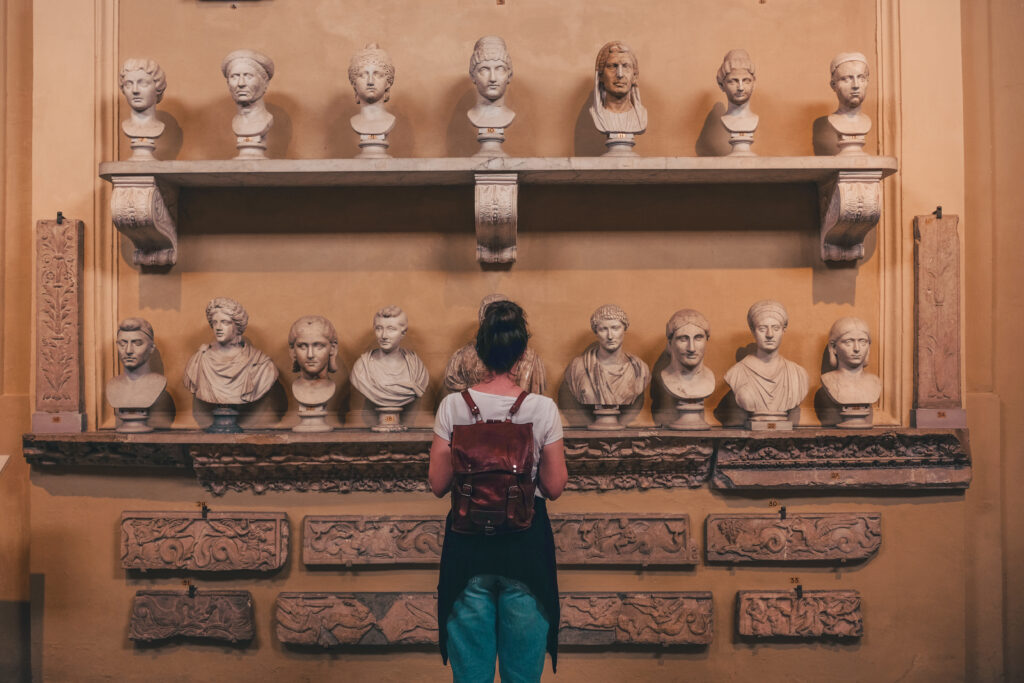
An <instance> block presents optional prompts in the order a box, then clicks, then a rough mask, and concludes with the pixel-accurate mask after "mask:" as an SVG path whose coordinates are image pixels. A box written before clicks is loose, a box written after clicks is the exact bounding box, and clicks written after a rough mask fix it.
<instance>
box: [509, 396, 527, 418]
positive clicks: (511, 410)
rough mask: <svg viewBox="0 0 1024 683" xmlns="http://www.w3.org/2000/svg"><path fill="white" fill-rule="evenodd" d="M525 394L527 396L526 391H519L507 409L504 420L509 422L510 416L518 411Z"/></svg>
mask: <svg viewBox="0 0 1024 683" xmlns="http://www.w3.org/2000/svg"><path fill="white" fill-rule="evenodd" d="M527 396H529V394H528V393H526V392H525V391H523V392H520V394H519V396H518V397H516V401H515V403H513V404H512V407H511V408H509V409H508V417H506V418H505V422H511V421H512V416H513V415H515V414H516V412H518V411H519V407H520V406H522V405H523V401H525V400H526V397H527Z"/></svg>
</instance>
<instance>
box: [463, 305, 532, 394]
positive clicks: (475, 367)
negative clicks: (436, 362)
mask: <svg viewBox="0 0 1024 683" xmlns="http://www.w3.org/2000/svg"><path fill="white" fill-rule="evenodd" d="M508 300H509V298H508V297H507V296H505V295H504V294H498V293H494V294H488V295H487V296H485V297H484V298H483V299H482V300H481V301H480V309H479V311H478V315H477V320H478V322H482V321H483V319H484V313H485V312H486V311H487V307H488V306H490V305H491V304H492V303H494V302H495V301H508ZM488 374H489V373H488V370H487V368H486V367H484V364H483V362H481V360H480V357H479V356H477V355H476V344H475V343H474V342H470V343H468V344H466V345H465V346H463V347H461V348H460V349H458V350H457V351H456V352H455V353H453V354H452V357H451V358H450V359H448V365H447V366H445V370H444V388H445V389H446V390H447V391H449V392H454V391H462V390H463V389H468V388H469V387H471V386H473V385H474V384H479V383H480V382H482V381H484V379H486V378H487V375H488ZM512 378H513V379H514V380H515V381H516V384H517V385H519V386H520V387H522V388H523V389H525V390H526V391H528V392H530V393H531V394H543V393H544V390H545V389H547V381H546V378H545V375H544V364H543V363H542V362H541V360H540V357H539V356H538V355H537V352H536V351H534V350H533V348H532V347H531V346H529V345H527V347H526V351H525V352H524V353H523V357H522V358H520V359H519V362H518V363H516V364H515V365H514V366H513V367H512Z"/></svg>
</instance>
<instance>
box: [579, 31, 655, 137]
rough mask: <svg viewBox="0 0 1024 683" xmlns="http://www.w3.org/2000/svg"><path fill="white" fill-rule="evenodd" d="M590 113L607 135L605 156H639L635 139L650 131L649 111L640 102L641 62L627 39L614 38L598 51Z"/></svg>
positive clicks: (595, 123)
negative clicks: (625, 41)
mask: <svg viewBox="0 0 1024 683" xmlns="http://www.w3.org/2000/svg"><path fill="white" fill-rule="evenodd" d="M590 116H591V118H593V119H594V125H595V126H596V127H597V130H598V131H600V132H602V133H604V134H605V135H606V136H607V139H606V140H605V143H604V144H605V146H606V147H607V148H608V151H607V152H605V153H604V156H606V157H607V156H636V152H634V151H633V147H634V145H636V140H635V139H634V138H635V136H637V135H640V134H642V133H643V132H644V131H645V130H647V110H646V109H645V108H644V106H643V105H642V104H641V103H640V64H639V62H637V59H636V54H635V53H634V52H633V50H632V49H630V47H629V46H628V45H626V44H625V43H623V42H620V41H618V40H613V41H612V42H610V43H606V44H605V45H604V46H603V47H602V48H601V51H600V52H598V53H597V61H596V63H595V64H594V101H593V104H591V106H590Z"/></svg>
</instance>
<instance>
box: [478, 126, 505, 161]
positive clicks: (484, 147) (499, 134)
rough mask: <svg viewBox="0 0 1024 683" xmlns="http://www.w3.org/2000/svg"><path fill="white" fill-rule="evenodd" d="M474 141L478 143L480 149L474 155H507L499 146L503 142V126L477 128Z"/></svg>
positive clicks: (491, 156) (489, 156)
mask: <svg viewBox="0 0 1024 683" xmlns="http://www.w3.org/2000/svg"><path fill="white" fill-rule="evenodd" d="M476 141H477V142H479V143H480V150H479V151H478V152H477V153H476V154H474V155H473V156H474V157H487V158H493V157H507V156H508V154H507V153H506V152H505V150H503V149H502V148H501V143H503V142H505V129H504V128H477V129H476Z"/></svg>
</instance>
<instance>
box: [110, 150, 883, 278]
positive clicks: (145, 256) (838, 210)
mask: <svg viewBox="0 0 1024 683" xmlns="http://www.w3.org/2000/svg"><path fill="white" fill-rule="evenodd" d="M897 167H898V164H897V161H896V159H895V158H894V157H877V156H860V157H858V156H850V157H742V158H730V157H627V158H606V157H523V158H494V159H475V158H414V159H374V160H365V159H301V160H300V159H269V160H230V161H115V162H105V163H101V164H100V167H99V174H100V177H101V178H103V179H104V180H107V181H109V182H110V183H111V184H112V186H113V193H112V195H111V214H112V217H113V221H114V225H115V227H117V229H118V230H119V231H121V233H123V234H124V235H125V236H126V237H128V239H130V240H131V241H132V243H133V244H134V245H135V247H136V251H135V255H134V262H135V263H136V264H138V265H150V266H153V265H159V266H169V265H173V264H174V263H175V262H176V260H177V241H178V240H177V204H178V195H179V192H178V191H179V189H180V188H181V187H206V188H210V187H225V188H235V187H254V188H259V187H330V186H391V187H397V186H437V185H472V186H474V187H475V204H476V206H475V215H476V233H477V259H478V260H479V261H480V262H482V263H513V262H515V259H516V234H517V229H518V226H517V223H518V187H519V184H520V183H526V184H552V185H559V184H561V185H568V184H587V185H609V184H610V185H643V184H658V185H664V184H699V183H738V184H759V183H814V184H815V185H816V186H817V188H818V194H819V200H820V215H821V225H820V230H821V255H822V258H823V259H824V260H825V261H854V260H857V259H859V258H863V256H864V246H863V243H864V238H865V237H866V235H867V234H868V233H869V232H870V230H871V229H872V228H874V227H875V225H876V224H877V223H878V218H879V215H880V212H881V200H880V197H881V195H880V190H881V181H882V179H883V178H885V177H886V176H889V175H892V174H893V173H895V172H896V170H897Z"/></svg>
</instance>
